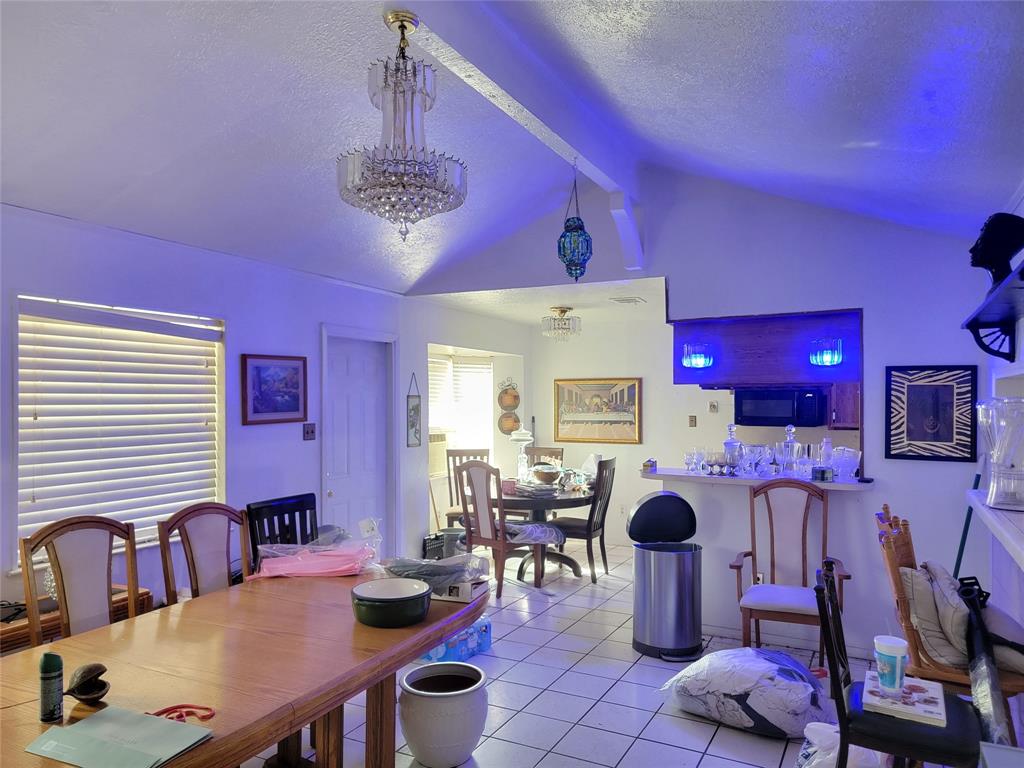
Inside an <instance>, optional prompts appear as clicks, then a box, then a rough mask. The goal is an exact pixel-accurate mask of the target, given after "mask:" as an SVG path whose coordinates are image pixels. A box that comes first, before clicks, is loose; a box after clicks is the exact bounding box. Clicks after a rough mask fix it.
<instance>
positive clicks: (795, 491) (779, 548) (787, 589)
mask: <svg viewBox="0 0 1024 768" xmlns="http://www.w3.org/2000/svg"><path fill="white" fill-rule="evenodd" d="M762 499H763V501H764V503H763V505H759V504H758V501H759V500H762ZM814 502H818V504H817V505H815V504H814ZM762 506H763V508H764V510H765V513H766V515H767V531H765V530H763V529H762V534H766V538H767V541H768V545H769V563H768V566H769V567H768V572H767V573H766V574H765V573H764V572H763V571H762V570H761V567H763V563H760V566H759V562H758V546H757V543H758V526H757V520H758V508H759V507H762ZM812 506H817V507H820V509H821V516H820V539H821V542H820V543H821V548H820V556H816V557H815V559H817V560H826V559H828V560H832V561H834V562H835V564H836V572H837V574H838V577H839V603H840V605H842V600H843V582H845V581H847V580H848V579H849V578H850V574H849V573H847V571H846V568H845V567H844V566H843V564H842V561H840V560H838V559H836V558H833V557H830V556H829V554H828V493H827V492H826V491H824V490H823V489H821V488H819V487H818V486H816V485H814V484H813V483H808V482H805V481H803V480H791V479H788V478H782V479H777V480H769V481H767V482H764V483H761V484H760V485H757V486H753V487H751V489H750V549H748V550H746V551H745V552H740V553H739V554H738V555H736V559H735V560H733V562H732V563H730V564H729V567H730V568H731V569H732V570H734V571H735V572H736V600H737V601H738V602H739V605H740V621H741V623H742V625H743V645H744V646H749V645H750V622H751V621H753V622H754V642H755V644H756V645H757V647H758V648H760V647H761V622H762V621H783V622H787V623H789V624H807V625H811V626H814V625H818V624H819V619H818V607H817V604H816V603H815V599H814V590H813V588H812V587H811V586H810V584H809V577H810V578H813V576H812V574H813V573H814V571H813V570H811V569H812V567H813V566H812V565H811V563H813V560H809V559H808V556H807V544H808V541H807V537H808V532H809V529H810V523H811V509H812ZM797 552H799V553H800V557H799V558H797V557H796V553H797ZM747 558H750V570H751V575H750V585H749V586H747V587H746V588H745V589H744V586H743V564H744V562H745V560H746V559H747ZM759 575H763V576H764V577H765V578H764V582H763V583H760V584H759V583H757V580H758V576H759ZM823 642H824V640H820V641H819V652H820V653H823V652H824V649H823V647H822V646H821V643H823ZM819 658H820V657H819Z"/></svg>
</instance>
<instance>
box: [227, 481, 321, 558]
mask: <svg viewBox="0 0 1024 768" xmlns="http://www.w3.org/2000/svg"><path fill="white" fill-rule="evenodd" d="M245 513H246V515H245V516H246V524H247V526H248V528H249V544H250V546H251V548H252V561H253V567H254V568H255V567H256V566H258V564H259V559H260V558H259V551H260V550H259V547H260V544H308V543H309V542H311V541H313V540H314V539H315V538H316V537H317V531H318V529H319V526H318V525H317V520H316V494H315V493H300V494H298V495H296V496H282V497H281V498H279V499H267V500H266V501H254V502H252V503H251V504H246V506H245Z"/></svg>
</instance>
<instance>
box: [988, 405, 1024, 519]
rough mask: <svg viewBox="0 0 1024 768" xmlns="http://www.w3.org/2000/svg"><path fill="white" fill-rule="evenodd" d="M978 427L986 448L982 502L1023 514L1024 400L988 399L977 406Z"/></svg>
mask: <svg viewBox="0 0 1024 768" xmlns="http://www.w3.org/2000/svg"><path fill="white" fill-rule="evenodd" d="M978 427H979V431H980V432H981V435H982V440H983V442H984V443H985V445H986V448H987V449H988V451H987V468H986V471H985V477H986V478H987V480H988V496H987V499H986V503H987V504H988V505H989V506H990V507H995V508H997V509H1010V510H1017V511H1024V398H1019V397H1007V398H998V397H997V398H992V399H991V400H986V401H984V402H981V403H979V404H978Z"/></svg>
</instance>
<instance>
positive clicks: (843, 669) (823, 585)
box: [814, 560, 981, 768]
mask: <svg viewBox="0 0 1024 768" xmlns="http://www.w3.org/2000/svg"><path fill="white" fill-rule="evenodd" d="M837 578H839V575H838V573H837V565H836V563H835V561H834V560H824V561H823V562H822V567H821V570H820V571H818V573H817V583H816V585H815V587H814V597H815V605H816V607H817V611H818V620H819V622H820V624H821V634H822V637H823V639H824V643H825V658H826V659H827V661H828V671H829V679H830V681H831V686H832V700H833V701H834V702H835V705H836V719H837V721H838V723H839V751H838V755H837V760H836V768H846V762H847V757H848V753H849V749H850V745H856V746H859V747H864V748H866V749H873V750H876V751H878V752H882V753H885V754H889V755H894V756H895V757H897V758H899V759H900V761H901V762H903V761H908V760H910V761H915V762H917V763H924V762H928V763H936V764H939V765H947V766H973V765H976V764H977V762H978V754H979V744H980V742H981V726H980V723H979V722H978V715H977V713H976V712H975V711H974V708H973V707H972V706H971V705H970V703H969V702H966V701H964V700H963V699H961V698H960V697H959V696H956V695H955V694H951V693H945V694H944V699H945V704H946V725H945V727H939V726H936V725H927V724H925V723H918V722H915V721H913V720H907V719H904V718H897V717H892V716H891V715H883V714H880V713H877V712H870V711H866V710H865V709H864V683H863V682H861V681H856V682H855V681H854V680H853V677H852V675H851V673H850V662H849V657H848V655H847V651H846V637H845V634H844V632H843V617H842V610H841V608H840V607H839V594H838V590H837V589H836V579H837ZM907 671H908V672H909V671H910V670H909V669H908V670H907ZM904 764H905V763H904Z"/></svg>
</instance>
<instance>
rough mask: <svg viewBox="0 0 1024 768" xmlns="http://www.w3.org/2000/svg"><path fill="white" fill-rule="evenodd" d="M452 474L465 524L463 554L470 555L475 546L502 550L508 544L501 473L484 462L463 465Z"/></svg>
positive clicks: (465, 462) (471, 462) (466, 462)
mask: <svg viewBox="0 0 1024 768" xmlns="http://www.w3.org/2000/svg"><path fill="white" fill-rule="evenodd" d="M455 473H456V483H457V485H458V491H459V497H460V498H461V499H462V515H463V520H464V521H465V523H466V550H467V551H469V552H471V551H472V550H473V547H477V546H486V547H498V548H501V549H504V548H505V547H506V545H507V541H508V540H507V538H506V537H505V504H504V501H503V499H502V496H501V471H500V470H499V469H498V468H497V467H492V466H491V465H490V464H488V463H487V462H485V461H464V462H462V463H461V464H459V465H458V466H457V467H456V468H455ZM466 489H469V493H466V492H465V490H466ZM495 513H497V517H495Z"/></svg>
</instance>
